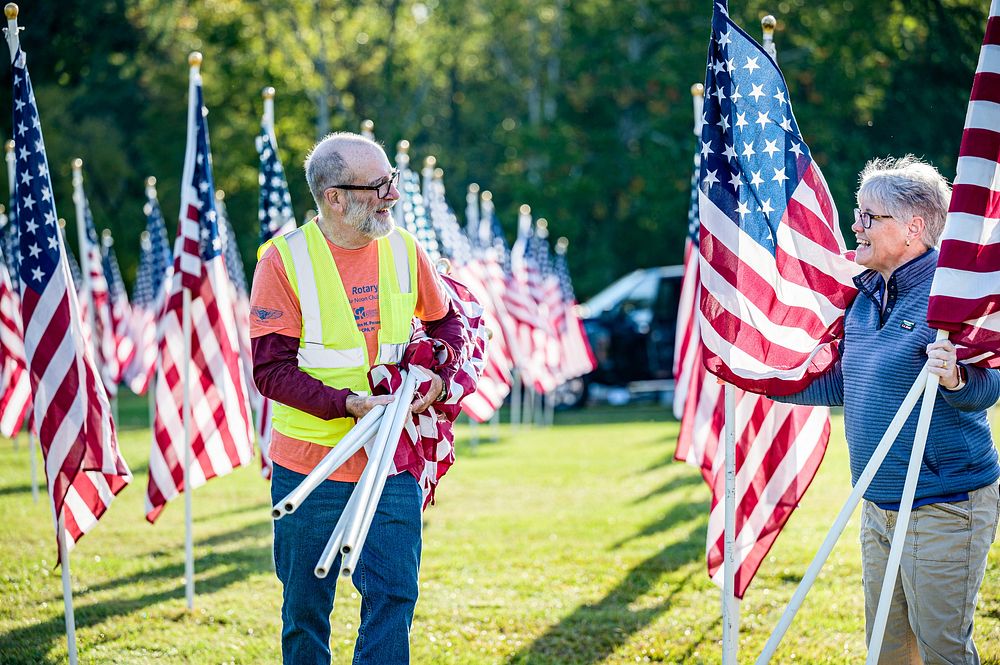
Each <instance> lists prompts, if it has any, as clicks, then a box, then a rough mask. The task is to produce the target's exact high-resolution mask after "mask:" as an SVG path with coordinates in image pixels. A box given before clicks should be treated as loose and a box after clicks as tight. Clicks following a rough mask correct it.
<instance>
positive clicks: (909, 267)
mask: <svg viewBox="0 0 1000 665" xmlns="http://www.w3.org/2000/svg"><path fill="white" fill-rule="evenodd" d="M937 260H938V251H937V250H936V249H934V248H933V247H932V248H931V249H929V250H927V251H926V252H924V253H923V254H921V255H920V256H918V257H917V258H915V259H910V261H908V262H907V263H904V264H903V265H901V266H899V267H898V268H896V270H895V271H894V272H893V273H892V275H891V276H890V277H889V283H890V284H894V285H895V287H896V292H897V293H904V292H906V291H909V290H910V289H912V288H914V287H916V286H918V285H920V284H923V283H924V282H926V281H927V279H928V278H930V277H931V276H933V274H934V269H935V268H937ZM854 285H855V286H857V287H858V289H860V290H861V291H864V292H865V293H869V294H871V293H879V292H881V290H882V285H883V280H882V274H881V273H879V272H878V271H877V270H866V271H864V272H863V273H861V274H860V275H858V276H857V277H855V278H854Z"/></svg>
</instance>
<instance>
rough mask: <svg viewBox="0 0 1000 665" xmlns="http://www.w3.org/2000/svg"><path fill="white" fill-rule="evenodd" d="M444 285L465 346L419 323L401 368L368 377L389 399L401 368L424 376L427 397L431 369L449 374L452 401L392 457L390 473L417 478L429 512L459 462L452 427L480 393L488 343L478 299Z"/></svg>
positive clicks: (422, 416)
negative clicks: (452, 344)
mask: <svg viewBox="0 0 1000 665" xmlns="http://www.w3.org/2000/svg"><path fill="white" fill-rule="evenodd" d="M441 281H442V283H443V284H444V287H445V291H447V292H448V294H449V296H450V297H451V302H452V304H453V305H454V307H455V310H456V311H457V313H458V316H459V319H460V320H461V321H462V348H461V349H453V348H451V347H450V346H448V345H447V344H444V343H443V342H440V341H438V340H434V339H431V338H429V337H428V336H427V333H426V332H425V331H424V329H423V327H422V326H419V325H418V326H415V328H414V331H413V335H412V336H411V338H410V344H409V346H408V347H407V348H406V352H405V353H404V354H403V360H402V362H401V363H400V364H399V365H376V366H374V367H372V368H371V370H370V371H369V373H368V382H369V384H370V385H371V387H372V394H375V395H388V394H390V393H394V392H395V391H396V390H398V389H399V387H400V385H402V383H403V381H402V377H401V376H400V368H405V369H408V370H410V371H416V372H419V375H420V377H421V379H420V381H419V382H418V384H417V388H416V391H417V392H418V393H420V394H422V395H426V394H427V391H428V390H430V387H431V379H430V376H429V374H427V372H428V371H429V372H434V373H438V374H445V375H446V376H447V375H450V379H449V381H448V398H447V399H446V400H444V401H443V402H435V403H434V404H432V405H431V406H430V407H429V408H428V409H427V410H426V411H424V412H423V413H419V414H415V415H413V417H412V418H410V419H409V420H407V421H406V424H405V425H404V427H403V433H402V435H401V436H400V440H399V444H398V447H397V448H396V455H395V457H394V458H393V465H394V469H392V470H391V471H390V474H397V473H410V474H412V475H413V477H414V478H416V479H417V481H418V482H419V483H420V487H421V489H422V490H423V493H424V508H426V507H427V506H428V505H429V504H431V503H433V501H434V490H435V488H436V487H437V484H438V482H439V481H440V480H441V478H442V477H443V476H444V474H445V473H447V471H448V469H449V468H451V465H452V464H454V462H455V433H454V429H453V423H454V422H455V419H456V418H458V414H459V413H461V412H462V405H461V403H462V401H463V400H464V399H465V398H466V397H468V396H469V395H471V394H473V393H474V392H475V390H476V386H477V384H478V382H479V378H480V377H481V376H482V373H483V369H484V367H485V356H486V345H487V342H488V339H489V338H488V334H487V331H486V325H485V324H484V323H483V319H482V311H483V310H482V307H481V306H480V304H479V303H478V302H477V301H476V299H475V297H474V296H473V295H472V294H471V293H470V292H469V290H468V289H466V288H465V286H464V285H462V284H461V283H460V282H458V281H456V280H453V279H451V278H450V277H448V276H447V275H443V276H442V277H441ZM424 370H426V371H424Z"/></svg>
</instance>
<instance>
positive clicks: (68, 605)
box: [8, 5, 77, 665]
mask: <svg viewBox="0 0 1000 665" xmlns="http://www.w3.org/2000/svg"><path fill="white" fill-rule="evenodd" d="M9 6H10V5H8V7H9ZM56 529H58V531H59V533H58V534H57V536H56V540H58V541H59V568H60V570H61V573H62V588H63V606H64V607H65V612H64V614H65V617H66V650H67V651H68V652H69V663H70V665H76V664H77V653H76V618H75V617H74V616H73V586H72V584H71V583H70V574H69V549H68V548H67V547H66V530H65V529H64V528H63V516H62V515H59V517H58V518H57V519H56Z"/></svg>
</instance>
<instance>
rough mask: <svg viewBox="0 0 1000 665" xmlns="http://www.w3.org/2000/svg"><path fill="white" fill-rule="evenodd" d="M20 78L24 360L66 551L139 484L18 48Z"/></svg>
mask: <svg viewBox="0 0 1000 665" xmlns="http://www.w3.org/2000/svg"><path fill="white" fill-rule="evenodd" d="M13 74H14V93H13V101H14V141H15V150H16V153H17V165H16V167H15V181H16V183H17V185H16V187H17V191H16V196H15V200H14V208H15V210H16V213H17V220H18V224H19V225H20V256H21V257H22V261H21V266H20V269H21V283H22V287H21V315H22V320H23V321H24V348H25V357H26V360H27V366H28V369H29V372H30V375H31V389H32V394H33V397H34V422H35V425H36V429H37V432H38V439H39V441H40V443H41V447H42V454H43V455H44V457H45V474H46V477H47V479H48V489H49V496H50V497H51V498H52V505H53V513H54V515H55V518H56V523H57V529H56V540H57V542H58V543H59V544H60V546H62V545H65V547H66V551H67V552H68V551H70V549H71V548H72V547H73V545H74V544H75V543H76V541H77V540H79V539H80V538H81V537H82V536H83V534H85V533H86V532H87V531H89V530H90V529H91V528H92V527H93V526H94V525H95V524H97V520H98V519H100V517H101V515H103V514H104V511H105V510H107V507H108V506H109V505H110V504H111V500H112V499H113V498H114V496H115V495H116V494H118V492H120V491H121V490H122V489H123V488H124V487H125V485H127V484H128V483H129V482H130V481H131V480H132V473H131V472H130V471H129V468H128V465H127V464H126V463H125V460H124V458H122V456H121V453H120V452H119V450H118V437H117V435H116V434H115V425H114V422H113V421H112V419H111V405H110V403H109V402H108V396H107V394H106V393H105V391H104V386H103V385H102V384H101V381H100V379H99V377H98V374H97V370H96V368H95V367H94V361H93V359H92V357H91V354H90V351H89V350H88V349H87V347H86V346H85V344H84V342H83V330H82V329H81V326H80V317H79V305H78V303H77V297H76V291H75V290H74V289H73V288H72V286H71V284H72V282H71V277H70V272H69V266H68V264H67V261H66V253H65V251H64V246H63V243H62V242H60V240H61V238H60V234H59V225H58V223H57V218H58V217H57V215H56V207H55V201H54V200H53V196H52V183H51V181H50V179H49V167H48V162H47V160H46V157H45V144H44V141H43V139H42V126H41V122H40V121H39V117H38V110H37V108H36V106H35V96H34V93H33V92H32V88H31V81H30V80H29V78H28V70H27V67H26V65H25V55H24V52H23V51H21V50H20V49H18V50H17V53H16V55H15V57H14V64H13ZM58 525H61V528H59V526H58ZM60 552H61V548H60ZM60 556H61V555H60Z"/></svg>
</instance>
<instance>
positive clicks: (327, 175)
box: [305, 132, 382, 210]
mask: <svg viewBox="0 0 1000 665" xmlns="http://www.w3.org/2000/svg"><path fill="white" fill-rule="evenodd" d="M361 146H373V147H375V148H378V149H379V150H381V149H382V148H381V146H379V144H377V143H375V142H374V141H372V140H370V139H367V138H365V137H364V136H362V135H361V134H355V133H353V132H334V133H333V134H327V135H326V136H325V137H323V139H322V140H321V141H320V142H319V143H317V144H316V145H314V146H313V148H312V150H310V151H309V155H308V156H307V157H306V163H305V169H306V182H307V183H309V191H310V192H312V196H313V199H314V200H315V201H316V205H317V206H318V207H319V209H320V210H322V208H323V192H325V191H326V190H327V189H329V188H330V187H333V186H334V185H343V184H347V183H350V182H351V180H353V179H354V177H355V176H354V172H353V171H352V170H351V168H350V166H348V164H347V159H345V157H344V153H345V152H347V151H349V150H352V149H356V148H358V147H361Z"/></svg>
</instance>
